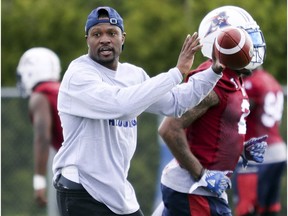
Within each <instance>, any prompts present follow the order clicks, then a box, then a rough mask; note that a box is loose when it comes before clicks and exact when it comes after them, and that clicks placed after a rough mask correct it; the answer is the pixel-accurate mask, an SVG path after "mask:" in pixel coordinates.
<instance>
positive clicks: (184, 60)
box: [176, 32, 202, 75]
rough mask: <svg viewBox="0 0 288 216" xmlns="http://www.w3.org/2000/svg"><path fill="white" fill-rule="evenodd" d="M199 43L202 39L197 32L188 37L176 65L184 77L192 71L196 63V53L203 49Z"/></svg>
mask: <svg viewBox="0 0 288 216" xmlns="http://www.w3.org/2000/svg"><path fill="white" fill-rule="evenodd" d="M199 41H200V38H199V37H198V33H197V32H194V34H193V35H192V36H191V35H188V36H187V37H186V39H185V41H184V44H183V46H182V49H181V52H180V54H179V57H178V62H177V65H176V67H177V68H178V69H179V70H180V72H181V73H182V75H185V74H187V73H188V72H189V71H190V69H191V67H192V65H193V62H194V56H195V53H196V52H197V51H198V50H200V49H201V47H202V45H200V44H199Z"/></svg>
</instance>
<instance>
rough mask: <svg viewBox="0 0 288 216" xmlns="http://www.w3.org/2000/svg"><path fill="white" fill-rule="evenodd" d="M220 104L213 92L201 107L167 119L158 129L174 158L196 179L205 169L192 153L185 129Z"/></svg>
mask: <svg viewBox="0 0 288 216" xmlns="http://www.w3.org/2000/svg"><path fill="white" fill-rule="evenodd" d="M218 103H219V98H218V96H217V94H216V93H215V92H214V91H211V92H210V94H209V95H208V96H207V97H205V98H204V99H203V101H202V102H201V103H200V104H199V105H197V106H196V107H194V108H193V109H190V110H188V111H187V112H186V113H185V114H183V115H182V117H181V118H173V117H166V118H165V119H164V120H163V122H162V123H161V125H160V127H159V129H158V132H159V134H160V136H161V137H162V138H163V140H164V141H165V143H166V144H167V146H168V147H169V149H170V151H171V153H172V154H173V156H174V157H175V158H176V159H177V161H178V162H179V164H180V165H181V166H182V167H183V168H185V169H186V170H188V171H189V173H190V174H191V175H192V176H193V177H194V178H195V179H199V177H201V175H202V174H203V173H202V172H203V167H202V165H201V164H200V162H199V160H198V159H197V158H196V157H195V156H194V155H193V153H192V152H191V151H190V149H189V146H188V141H187V138H186V135H185V131H184V129H185V128H187V127H188V126H189V125H190V124H191V123H193V122H194V121H195V120H197V119H198V118H200V117H201V116H202V115H203V114H204V113H206V112H207V110H208V109H209V108H210V107H212V106H215V105H216V104H218Z"/></svg>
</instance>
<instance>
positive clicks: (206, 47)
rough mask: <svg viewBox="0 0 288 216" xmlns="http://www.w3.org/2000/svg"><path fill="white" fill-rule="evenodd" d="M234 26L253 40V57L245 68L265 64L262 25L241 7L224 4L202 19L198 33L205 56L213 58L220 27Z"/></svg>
mask: <svg viewBox="0 0 288 216" xmlns="http://www.w3.org/2000/svg"><path fill="white" fill-rule="evenodd" d="M229 26H233V27H238V28H242V29H244V30H245V31H246V32H247V33H248V34H249V35H250V37H251V39H252V42H253V47H254V49H253V54H254V55H253V58H252V60H251V62H250V63H249V64H248V65H247V66H246V67H245V69H248V70H253V69H255V68H256V67H258V66H260V65H262V64H263V61H264V59H265V54H266V43H265V40H264V36H263V33H262V31H261V30H260V27H259V26H258V25H257V23H256V22H255V20H254V19H253V18H252V17H251V15H250V14H249V13H247V12H246V11H245V10H243V9H242V8H240V7H236V6H223V7H219V8H216V9H214V10H212V11H211V12H209V13H208V14H207V15H206V16H205V17H204V18H203V20H202V21H201V23H200V26H199V29H198V33H199V37H200V43H201V44H202V45H203V47H202V49H201V51H202V54H203V55H204V56H205V57H208V58H210V59H212V48H213V44H214V41H215V39H216V37H217V36H218V34H219V33H220V31H219V30H220V29H223V28H226V27H229Z"/></svg>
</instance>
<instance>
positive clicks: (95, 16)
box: [85, 7, 124, 35]
mask: <svg viewBox="0 0 288 216" xmlns="http://www.w3.org/2000/svg"><path fill="white" fill-rule="evenodd" d="M101 10H105V11H106V12H107V13H108V16H109V19H99V14H101ZM99 12H100V13H99ZM99 23H110V24H111V25H116V26H118V27H119V28H120V29H121V30H122V32H124V24H123V19H122V17H121V16H120V15H119V14H118V12H117V11H116V10H114V9H113V8H111V7H97V8H96V9H94V10H93V11H92V12H91V13H90V14H89V15H88V18H87V21H86V25H85V33H86V35H88V31H89V29H90V28H91V27H92V26H94V25H97V24H99Z"/></svg>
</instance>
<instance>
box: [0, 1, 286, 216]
mask: <svg viewBox="0 0 288 216" xmlns="http://www.w3.org/2000/svg"><path fill="white" fill-rule="evenodd" d="M230 4H231V0H218V1H211V0H201V1H193V0H177V1H175V0H157V1H154V0H137V1H124V0H85V1H83V0H69V1H66V0H37V1H35V0H2V1H1V6H2V7H1V13H2V22H1V25H2V34H1V39H2V41H1V42H2V43H1V45H2V55H1V63H2V64H1V71H2V81H1V82H2V83H1V84H2V86H15V83H16V76H15V72H16V67H17V64H18V61H19V58H20V56H21V55H22V54H23V52H24V51H26V50H27V49H29V48H31V47H34V46H45V47H48V48H51V49H52V50H54V51H55V52H56V53H57V54H58V55H59V57H60V59H61V62H62V75H63V74H64V72H65V70H66V68H67V67H68V65H69V63H70V62H71V61H72V60H73V59H74V58H76V57H78V56H80V55H82V54H85V53H87V46H86V41H85V37H84V26H85V22H86V18H87V15H88V14H89V13H90V12H91V10H92V9H94V8H95V7H97V6H100V5H109V6H112V7H115V8H116V9H117V11H118V12H119V13H120V14H121V15H122V17H123V18H124V25H125V31H126V33H127V36H126V41H125V49H124V52H123V54H122V56H121V61H122V62H130V63H133V64H137V65H139V66H141V67H143V68H144V69H145V70H146V71H147V72H148V74H149V75H151V76H153V75H156V74H158V73H159V72H160V71H166V70H167V69H169V68H171V67H174V66H175V65H176V63H177V58H178V53H179V51H180V49H181V46H182V43H183V41H184V39H185V37H186V35H187V34H188V33H190V34H192V33H193V32H195V31H197V30H198V26H199V23H200V21H201V20H202V18H203V17H204V16H205V15H206V13H208V12H209V11H210V10H212V9H214V8H216V7H219V6H223V5H230ZM233 4H234V5H237V6H240V7H243V8H244V9H246V10H247V11H248V12H249V13H250V14H251V15H252V16H253V17H254V19H255V20H256V21H257V23H258V24H259V25H260V26H261V29H262V31H263V32H264V35H265V39H266V43H267V58H266V61H265V64H264V67H265V68H266V69H268V70H269V71H270V72H271V73H272V74H274V75H275V76H276V78H277V79H278V80H279V81H280V82H281V83H282V84H286V81H287V50H286V48H287V11H286V10H287V2H286V1H284V0H273V1H271V0H262V1H258V0H250V1H243V0H234V1H233ZM203 59H204V58H203V57H202V54H201V53H197V55H196V59H195V63H194V66H193V67H196V65H198V64H199V63H200V62H201V61H202V60H203ZM26 107H27V103H26V101H24V100H20V99H15V100H11V101H10V100H8V99H4V100H3V99H2V107H1V112H2V113H1V114H2V115H1V116H2V119H1V121H2V122H1V123H2V137H1V139H2V147H1V148H2V149H1V153H2V161H1V169H2V179H1V180H2V190H1V193H2V196H1V198H2V209H1V211H2V215H7V216H10V215H11V216H14V215H19V216H20V215H23V216H24V215H42V214H43V210H39V209H37V208H35V206H34V205H33V204H34V203H33V190H32V175H33V161H32V160H33V155H32V131H31V130H32V128H31V126H30V122H29V119H28V116H27V115H26V113H27V108H26ZM286 107H287V105H286ZM285 110H286V111H287V108H285ZM284 114H285V115H286V116H284V118H283V119H284V121H283V123H282V125H283V126H282V128H281V133H282V134H283V137H284V138H285V140H287V127H286V125H287V121H286V120H287V113H286V112H284ZM157 126H158V124H157V121H156V118H155V116H152V115H149V114H144V115H142V116H141V117H140V118H139V133H138V147H137V150H136V153H135V156H134V158H133V160H132V163H131V170H130V173H129V179H130V181H131V182H132V184H133V185H134V187H135V191H136V193H137V196H138V200H139V203H140V204H141V207H142V209H143V211H144V213H145V214H146V215H149V213H151V210H152V209H151V208H152V203H153V198H154V191H155V187H156V186H155V180H156V172H157V167H158V163H159V160H158V159H159V149H158V144H157ZM284 178H285V179H284V181H283V189H286V190H283V191H282V193H284V192H285V191H287V177H286V176H284ZM282 196H283V197H284V200H285V198H286V201H287V194H286V195H285V193H284V194H283V195H282ZM15 200H17V207H16V208H15ZM286 208H287V206H285V209H284V210H286ZM286 214H287V210H286V212H284V213H283V215H286Z"/></svg>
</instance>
